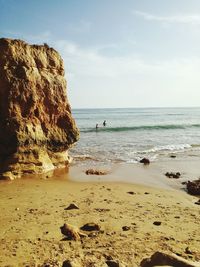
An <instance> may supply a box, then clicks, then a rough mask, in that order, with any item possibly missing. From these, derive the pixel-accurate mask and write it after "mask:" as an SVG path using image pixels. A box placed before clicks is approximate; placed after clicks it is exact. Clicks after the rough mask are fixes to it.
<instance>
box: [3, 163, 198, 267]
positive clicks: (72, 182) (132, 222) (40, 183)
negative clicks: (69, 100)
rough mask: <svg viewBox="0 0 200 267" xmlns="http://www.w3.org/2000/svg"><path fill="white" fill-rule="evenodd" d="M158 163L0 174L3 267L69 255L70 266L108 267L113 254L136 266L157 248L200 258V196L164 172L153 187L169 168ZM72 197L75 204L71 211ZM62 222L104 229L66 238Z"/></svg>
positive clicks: (58, 262)
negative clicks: (104, 171)
mask: <svg viewBox="0 0 200 267" xmlns="http://www.w3.org/2000/svg"><path fill="white" fill-rule="evenodd" d="M157 164H158V163H157ZM179 164H180V163H179ZM183 165H184V164H183ZM193 165H195V162H193ZM159 166H160V168H161V169H159V168H158V166H157V165H156V166H154V164H152V166H151V167H150V166H149V168H146V167H144V166H142V165H130V166H120V167H119V165H118V167H116V166H113V167H111V168H110V173H109V174H108V175H105V176H86V175H85V173H84V170H85V167H80V166H79V167H76V166H72V167H70V169H69V171H68V172H67V170H66V169H61V170H59V171H56V172H54V174H53V176H52V177H51V175H50V174H46V175H43V176H37V177H25V178H23V179H19V180H15V181H13V182H5V181H4V182H3V181H2V182H1V186H0V193H1V199H0V208H1V219H0V224H1V232H0V235H1V237H0V238H1V242H0V250H1V255H0V266H2V267H4V266H10V267H11V266H62V263H63V262H64V261H65V260H70V261H71V262H72V264H74V265H72V266H107V264H106V260H109V259H113V260H115V261H119V263H120V264H121V265H119V266H139V265H140V262H141V260H142V259H144V258H146V257H150V256H151V255H152V254H153V253H154V252H156V251H163V252H167V253H175V254H177V255H180V256H182V257H183V258H185V259H189V260H191V261H200V228H199V219H200V210H199V205H196V204H195V202H196V201H197V200H198V198H197V197H194V196H190V195H188V194H187V193H186V192H185V191H184V190H180V189H179V188H178V184H177V181H171V180H170V181H169V179H168V178H166V177H164V175H163V177H162V175H160V180H159V181H160V182H157V186H156V187H155V186H154V180H153V179H154V178H155V179H157V178H158V176H159V173H160V172H161V171H162V172H163V171H164V169H163V166H164V165H162V164H161V165H159ZM165 166H167V168H168V170H169V167H170V166H169V165H165ZM184 166H186V165H184ZM179 167H180V166H179ZM131 168H132V171H131ZM173 168H175V166H174V167H173V166H171V167H170V170H172V171H173ZM125 176H126V177H127V180H126V179H125V178H124V177H125ZM185 176H187V173H185ZM130 177H132V181H131V180H130ZM120 178H121V179H120ZM134 178H135V180H134ZM123 179H124V181H125V182H124V183H122V181H123ZM139 179H140V184H139ZM148 179H149V183H148ZM183 179H184V178H183ZM157 181H158V179H157ZM163 181H166V183H165V182H163ZM173 183H174V184H175V186H174V188H173V186H172V184H173ZM71 203H74V204H76V205H77V207H78V209H72V210H66V208H67V207H68V206H69V205H70V204H71ZM155 222H157V223H155ZM64 223H68V224H71V225H73V226H75V227H78V228H80V227H82V226H83V225H85V224H86V223H96V224H98V225H99V227H100V231H98V232H84V233H85V234H86V235H87V236H86V237H83V238H81V240H80V241H74V240H66V239H65V238H64V237H65V236H64V235H62V233H61V231H60V227H61V226H62V225H63V224H64Z"/></svg>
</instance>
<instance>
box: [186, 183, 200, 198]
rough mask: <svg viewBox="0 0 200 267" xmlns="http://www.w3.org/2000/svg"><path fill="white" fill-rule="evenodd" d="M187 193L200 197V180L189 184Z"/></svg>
mask: <svg viewBox="0 0 200 267" xmlns="http://www.w3.org/2000/svg"><path fill="white" fill-rule="evenodd" d="M187 191H188V193H189V194H191V195H199V196H200V179H198V180H194V181H192V182H190V181H188V182H187Z"/></svg>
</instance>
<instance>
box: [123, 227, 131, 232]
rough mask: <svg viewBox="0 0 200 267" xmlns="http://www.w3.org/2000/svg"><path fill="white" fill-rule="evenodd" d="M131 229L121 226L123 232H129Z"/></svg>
mask: <svg viewBox="0 0 200 267" xmlns="http://www.w3.org/2000/svg"><path fill="white" fill-rule="evenodd" d="M130 229H131V227H130V226H122V230H123V231H129V230H130Z"/></svg>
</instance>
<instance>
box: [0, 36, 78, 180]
mask: <svg viewBox="0 0 200 267" xmlns="http://www.w3.org/2000/svg"><path fill="white" fill-rule="evenodd" d="M0 129H1V131H0V176H1V177H2V178H8V179H9V178H10V179H14V178H16V177H20V176H21V175H23V174H25V173H42V172H46V171H49V170H52V169H54V168H56V167H62V166H64V165H66V164H68V163H69V161H70V157H69V156H68V154H67V150H68V148H69V147H70V146H71V145H72V144H73V143H74V142H76V141H77V140H78V137H79V131H78V129H77V127H76V125H75V121H74V120H73V118H72V116H71V108H70V105H69V102H68V100H67V95H66V80H65V78H64V65H63V61H62V59H61V57H60V55H59V54H58V52H57V51H55V50H54V49H53V48H50V47H49V46H48V45H46V44H45V45H29V44H27V43H25V42H24V41H21V40H11V39H4V38H2V39H0Z"/></svg>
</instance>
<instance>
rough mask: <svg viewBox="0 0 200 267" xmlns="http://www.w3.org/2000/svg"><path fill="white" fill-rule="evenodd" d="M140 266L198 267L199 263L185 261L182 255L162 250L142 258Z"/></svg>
mask: <svg viewBox="0 0 200 267" xmlns="http://www.w3.org/2000/svg"><path fill="white" fill-rule="evenodd" d="M140 266H141V267H154V266H174V267H199V266H200V264H199V263H195V262H191V261H187V260H185V259H183V258H182V257H179V256H176V255H175V254H173V255H168V254H165V253H163V252H159V251H157V252H155V253H154V254H153V255H152V256H151V258H149V259H144V260H142V262H141V263H140Z"/></svg>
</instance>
